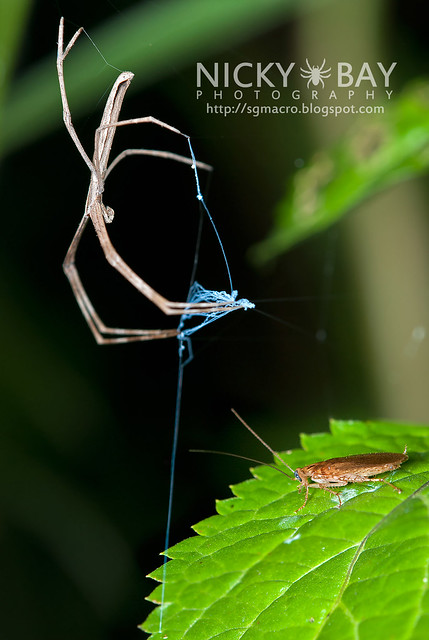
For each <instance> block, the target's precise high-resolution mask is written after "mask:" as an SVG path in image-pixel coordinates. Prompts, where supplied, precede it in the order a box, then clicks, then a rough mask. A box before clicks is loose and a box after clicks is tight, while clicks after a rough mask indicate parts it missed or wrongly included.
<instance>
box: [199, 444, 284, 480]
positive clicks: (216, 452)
mask: <svg viewBox="0 0 429 640" xmlns="http://www.w3.org/2000/svg"><path fill="white" fill-rule="evenodd" d="M189 453H214V454H215V455H218V456H230V457H231V458H239V460H248V462H256V463H257V464H262V465H263V466H264V467H271V469H274V470H275V471H280V473H282V474H283V475H284V476H287V477H288V478H290V475H289V474H288V473H286V471H283V469H280V468H279V467H276V466H275V465H274V464H270V463H269V462H262V460H256V458H248V457H247V456H240V455H238V453H229V452H227V451H213V450H211V449H189ZM289 468H290V467H289Z"/></svg>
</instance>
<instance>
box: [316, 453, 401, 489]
mask: <svg viewBox="0 0 429 640" xmlns="http://www.w3.org/2000/svg"><path fill="white" fill-rule="evenodd" d="M407 459H408V456H407V454H406V453H362V454H359V455H355V456H345V457H343V458H331V459H330V460H324V461H323V462H316V463H314V464H310V465H309V466H308V467H305V473H306V475H308V477H310V478H311V479H312V480H313V481H316V482H317V481H323V480H326V481H329V479H331V480H333V479H336V478H347V477H349V478H350V480H349V482H352V481H353V480H351V478H352V477H358V476H360V477H370V476H375V475H377V474H378V473H385V472H386V471H393V470H394V469H397V468H398V467H399V466H400V465H401V464H402V463H403V462H405V460H407Z"/></svg>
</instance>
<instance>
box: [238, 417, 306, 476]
mask: <svg viewBox="0 0 429 640" xmlns="http://www.w3.org/2000/svg"><path fill="white" fill-rule="evenodd" d="M231 411H232V413H233V414H234V415H235V417H236V418H238V419H239V420H240V422H241V424H243V425H244V426H245V427H246V429H247V430H248V431H250V433H251V434H252V435H253V436H255V438H257V440H259V442H260V443H261V444H263V445H264V447H265V448H266V449H268V451H269V452H270V453H272V454H273V456H274V457H275V458H277V460H280V462H282V463H283V464H284V465H285V466H286V467H287V468H288V469H289V470H290V471H292V473H293V474H294V475H295V472H294V470H293V469H292V467H290V466H289V465H288V463H287V462H285V461H284V460H283V458H282V457H281V456H280V455H279V454H278V453H276V451H274V449H272V448H271V447H270V445H269V444H267V443H266V442H265V440H263V439H262V438H261V436H259V435H258V434H257V433H256V431H253V429H252V427H250V426H249V425H248V424H247V422H245V421H244V420H243V418H242V417H241V416H240V415H238V413H237V412H236V410H235V409H231ZM256 462H257V461H256ZM268 466H270V465H268ZM285 475H287V474H285Z"/></svg>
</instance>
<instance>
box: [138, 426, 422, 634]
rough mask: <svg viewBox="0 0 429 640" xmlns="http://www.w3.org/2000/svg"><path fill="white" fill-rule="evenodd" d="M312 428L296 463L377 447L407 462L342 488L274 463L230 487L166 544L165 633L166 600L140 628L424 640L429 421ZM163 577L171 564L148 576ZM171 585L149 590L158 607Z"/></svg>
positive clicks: (293, 458) (295, 454) (294, 459)
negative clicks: (314, 485) (309, 487)
mask: <svg viewBox="0 0 429 640" xmlns="http://www.w3.org/2000/svg"><path fill="white" fill-rule="evenodd" d="M331 432H332V433H331V434H327V433H324V434H314V435H303V436H302V445H303V448H304V451H294V452H293V453H292V454H290V455H288V454H287V453H286V454H283V455H285V456H287V460H288V461H289V462H290V464H291V466H292V467H293V468H296V467H299V466H304V465H307V464H310V463H312V462H316V461H319V460H324V459H327V458H331V457H335V456H342V455H351V454H355V453H365V452H367V451H368V452H369V451H402V450H403V448H404V445H405V443H407V444H408V452H409V460H408V461H407V462H405V463H404V464H403V466H402V468H400V469H398V470H397V471H394V472H393V473H392V474H390V475H389V476H386V477H387V478H389V479H394V482H395V483H396V484H397V485H398V486H400V487H401V489H402V493H401V494H400V495H399V494H398V493H397V492H395V491H393V490H392V488H391V487H389V486H386V485H383V486H380V484H379V483H371V481H370V480H369V481H368V483H365V484H364V485H357V484H353V485H348V486H347V487H344V488H343V489H340V491H341V498H342V501H343V507H342V508H341V509H338V508H337V504H338V502H337V500H336V498H335V497H334V496H332V495H330V494H328V493H327V492H323V491H311V492H310V497H309V501H308V504H307V507H306V508H305V509H303V510H302V511H300V512H299V513H298V514H295V513H294V511H295V509H297V508H298V507H299V506H300V505H301V504H302V495H301V496H300V495H299V494H298V492H297V484H296V483H295V482H293V481H292V480H290V479H289V478H286V477H285V476H283V475H281V474H280V473H276V471H275V470H274V469H271V468H269V467H258V468H257V469H255V471H254V475H255V479H252V480H247V481H245V482H242V483H241V484H238V485H235V486H234V487H233V492H234V494H235V496H237V497H235V498H230V499H228V500H222V501H220V502H218V504H217V511H218V513H219V515H216V516H213V517H211V518H208V519H207V520H203V521H202V522H200V523H198V524H197V525H196V526H195V527H194V528H195V530H196V531H197V533H198V535H197V536H195V537H193V538H189V539H187V540H184V541H183V542H181V543H179V544H177V545H175V546H174V547H173V548H172V549H170V550H169V551H168V556H169V557H170V558H172V560H171V561H170V562H168V563H167V565H166V580H165V602H166V604H165V605H164V608H163V629H162V633H159V630H158V625H159V612H160V608H159V607H158V608H157V609H156V610H155V611H153V612H152V613H151V615H150V616H149V617H148V619H147V620H146V622H145V623H144V624H143V625H142V628H143V629H144V630H146V631H148V632H151V633H152V634H153V635H152V636H151V637H152V638H154V639H155V638H157V639H161V638H165V637H168V638H169V640H209V639H210V638H222V640H233V639H234V640H235V639H238V638H245V639H246V640H256V639H257V640H263V639H265V638H266V639H267V640H268V638H270V639H271V638H279V639H280V638H281V639H283V638H293V637H297V638H298V637H299V639H300V640H306V639H307V638H308V639H309V638H316V637H317V638H323V639H324V640H328V639H331V638H332V640H334V639H335V640H338V638H371V640H377V639H378V638H380V639H385V638H394V639H395V640H401V639H402V638H404V639H405V638H407V639H409V638H415V639H417V638H424V637H428V634H429V600H428V592H427V587H428V561H429V517H428V507H429V491H428V486H429V455H428V454H427V450H428V448H429V427H419V426H413V425H399V424H392V423H382V422H368V423H362V422H351V421H350V422H349V421H347V422H342V421H333V422H332V423H331ZM151 577H153V578H155V579H156V580H159V581H161V580H162V579H163V567H161V568H159V569H157V570H156V571H154V572H153V573H152V574H151ZM161 589H162V586H158V587H157V588H156V589H155V591H154V592H153V593H152V595H151V600H152V601H153V602H156V603H159V602H160V599H161Z"/></svg>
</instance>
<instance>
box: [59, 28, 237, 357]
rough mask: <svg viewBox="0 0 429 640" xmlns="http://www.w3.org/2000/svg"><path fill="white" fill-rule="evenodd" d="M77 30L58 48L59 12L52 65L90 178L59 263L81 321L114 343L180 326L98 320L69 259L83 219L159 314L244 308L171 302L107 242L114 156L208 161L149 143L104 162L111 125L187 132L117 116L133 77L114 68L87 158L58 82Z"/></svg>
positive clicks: (169, 333) (148, 119) (100, 339)
mask: <svg viewBox="0 0 429 640" xmlns="http://www.w3.org/2000/svg"><path fill="white" fill-rule="evenodd" d="M82 31H83V28H82V27H81V28H80V29H78V30H77V31H76V33H75V34H74V36H73V37H72V38H71V40H70V42H69V43H68V45H67V46H66V47H65V49H64V18H61V20H60V26H59V32H58V56H57V71H58V81H59V85H60V92H61V101H62V105H63V119H64V124H65V126H66V128H67V131H68V132H69V134H70V136H71V138H72V140H73V142H74V144H75V146H76V147H77V149H78V151H79V153H80V155H81V156H82V158H83V160H84V161H85V163H86V164H87V166H88V168H89V170H90V172H91V180H90V183H89V189H88V195H87V198H86V204H85V212H84V214H83V218H82V220H81V221H80V223H79V225H78V228H77V230H76V232H75V235H74V237H73V240H72V242H71V244H70V247H69V249H68V251H67V254H66V257H65V260H64V263H63V269H64V272H65V274H66V276H67V278H68V279H69V282H70V285H71V287H72V290H73V293H74V296H75V298H76V300H77V303H78V305H79V307H80V309H81V311H82V314H83V316H84V318H85V320H86V322H87V323H88V325H89V328H90V329H91V331H92V333H93V335H94V337H95V339H96V341H97V343H98V344H118V343H123V342H135V341H141V340H155V339H162V338H171V337H177V336H180V334H181V331H180V329H122V328H114V327H108V326H106V325H105V324H104V322H103V321H102V320H101V318H100V316H99V315H98V314H97V312H96V311H95V308H94V306H93V304H92V302H91V300H90V298H89V296H88V294H87V293H86V291H85V288H84V286H83V284H82V281H81V279H80V276H79V273H78V270H77V267H76V264H75V258H76V251H77V249H78V246H79V242H80V240H81V237H82V234H83V232H84V230H85V227H86V225H87V224H88V221H89V220H91V222H92V224H93V226H94V229H95V232H96V234H97V237H98V240H99V242H100V245H101V248H102V250H103V253H104V255H105V258H106V260H107V262H108V263H109V264H110V265H111V266H112V267H113V268H114V269H116V270H117V271H118V272H119V273H120V274H121V275H122V276H123V277H124V278H125V279H126V280H128V282H129V283H130V284H132V285H133V286H134V287H135V288H136V289H137V290H138V291H140V293H142V294H143V295H144V296H145V297H146V298H148V300H150V301H151V302H153V304H155V305H156V306H157V307H158V308H159V309H160V310H161V311H162V312H163V313H164V314H166V315H179V316H183V315H186V316H189V315H205V314H224V313H226V312H229V311H231V310H233V309H240V308H247V305H246V304H245V303H244V301H243V304H242V303H241V301H239V300H238V301H236V302H235V303H234V304H233V305H232V304H231V303H230V302H172V301H170V300H168V299H167V298H165V297H164V296H162V295H161V294H160V293H158V292H157V291H155V289H153V288H152V287H151V286H150V285H149V284H148V283H147V282H145V281H144V280H143V279H142V278H141V277H140V276H139V275H138V274H137V273H135V272H134V271H133V270H132V269H131V267H129V266H128V264H127V263H126V262H125V260H124V259H123V258H122V257H121V256H120V255H119V253H118V252H117V251H116V249H115V247H114V246H113V244H112V242H111V240H110V237H109V234H108V232H107V228H106V224H109V223H111V222H112V221H113V218H114V215H115V214H114V211H113V209H112V208H111V207H109V206H106V205H105V204H104V202H103V192H104V185H105V180H106V178H107V176H108V175H109V173H110V171H111V170H112V169H113V168H114V167H115V166H116V165H117V164H118V162H120V161H121V160H123V159H124V158H125V157H127V156H130V155H151V156H158V157H161V158H168V159H171V160H175V161H178V162H183V163H185V164H188V165H190V166H191V167H192V168H194V164H195V165H196V166H197V167H199V168H202V169H209V170H210V169H211V167H210V166H209V165H206V164H204V163H202V162H194V158H186V157H184V156H180V155H177V154H175V153H170V152H166V151H155V150H152V149H126V150H125V151H122V153H120V154H119V155H118V156H117V157H116V158H115V159H114V160H113V161H112V162H111V164H110V165H109V156H110V151H111V148H112V143H113V139H114V136H115V133H116V128H117V127H120V126H125V125H131V124H143V123H152V124H155V125H158V126H160V127H164V128H165V129H168V130H169V131H171V132H172V133H175V134H178V135H181V136H183V137H184V138H186V140H188V141H189V136H187V135H186V134H184V133H182V132H181V131H179V130H178V129H176V128H175V127H172V126H171V125H169V124H166V123H165V122H162V121H161V120H158V119H156V118H154V117H152V116H145V117H141V118H133V119H130V120H121V121H120V120H119V114H120V110H121V106H122V102H123V100H124V97H125V93H126V91H127V89H128V87H129V86H130V83H131V80H132V79H133V77H134V74H133V73H131V72H130V71H124V72H122V73H120V74H119V76H118V77H117V79H116V81H115V83H114V85H113V87H112V89H111V91H110V94H109V97H108V98H107V102H106V106H105V108H104V112H103V116H102V118H101V123H100V126H99V127H98V129H96V131H95V140H94V155H93V157H92V160H91V159H90V158H89V156H88V155H87V153H86V151H85V149H84V148H83V146H82V144H81V142H80V140H79V138H78V135H77V133H76V131H75V128H74V126H73V123H72V118H71V112H70V108H69V104H68V99H67V93H66V88H65V82H64V60H65V59H66V57H67V55H68V54H69V53H70V50H71V49H72V48H73V46H74V44H75V42H76V40H77V39H78V37H79V36H80V34H81V33H82Z"/></svg>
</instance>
